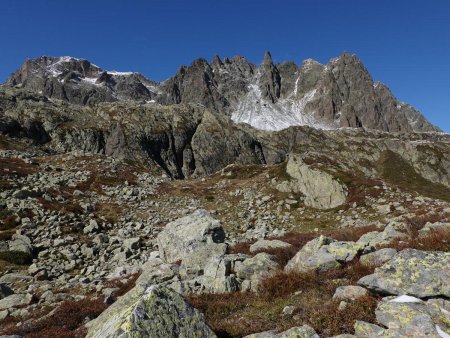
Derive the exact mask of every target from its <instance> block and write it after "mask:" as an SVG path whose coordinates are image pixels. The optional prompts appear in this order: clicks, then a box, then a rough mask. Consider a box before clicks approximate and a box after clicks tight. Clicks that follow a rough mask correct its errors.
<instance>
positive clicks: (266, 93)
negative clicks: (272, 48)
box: [259, 52, 281, 103]
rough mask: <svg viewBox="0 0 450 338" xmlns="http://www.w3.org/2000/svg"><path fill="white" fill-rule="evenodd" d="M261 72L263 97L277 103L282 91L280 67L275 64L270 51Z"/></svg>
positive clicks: (260, 81) (266, 55)
mask: <svg viewBox="0 0 450 338" xmlns="http://www.w3.org/2000/svg"><path fill="white" fill-rule="evenodd" d="M260 72H261V77H260V79H259V88H260V89H261V92H262V97H263V98H267V99H268V100H270V101H271V102H272V103H276V102H277V101H278V98H279V97H280V92H281V76H280V72H279V71H278V68H277V67H276V66H275V65H274V64H273V62H272V56H271V55H270V53H269V52H266V54H265V55H264V60H263V62H262V64H261V67H260Z"/></svg>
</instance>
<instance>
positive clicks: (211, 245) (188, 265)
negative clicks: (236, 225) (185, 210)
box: [157, 209, 227, 273]
mask: <svg viewBox="0 0 450 338" xmlns="http://www.w3.org/2000/svg"><path fill="white" fill-rule="evenodd" d="M224 241H225V231H224V230H223V228H222V226H221V225H220V221H218V220H217V219H215V218H213V217H212V216H211V215H210V214H209V213H208V212H207V211H206V210H202V209H199V210H196V211H194V212H193V213H192V214H190V215H188V216H185V217H182V218H180V219H177V220H176V221H174V222H171V223H169V224H167V225H166V227H165V228H164V230H163V231H161V232H160V233H159V235H158V237H157V242H158V248H159V252H160V255H161V258H162V259H163V260H164V261H166V262H168V263H174V262H176V261H181V262H182V266H183V267H184V268H185V269H187V270H191V271H192V272H194V273H195V272H196V271H200V270H203V268H204V265H205V264H206V262H207V261H208V260H209V259H210V258H211V257H218V256H221V255H224V254H225V253H226V249H227V246H226V244H225V243H224Z"/></svg>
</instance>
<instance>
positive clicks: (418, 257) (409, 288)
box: [358, 249, 450, 298]
mask: <svg viewBox="0 0 450 338" xmlns="http://www.w3.org/2000/svg"><path fill="white" fill-rule="evenodd" d="M449 266H450V253H448V252H437V251H436V252H425V251H419V250H415V249H405V250H403V251H401V252H399V253H398V254H397V255H396V256H395V257H394V258H392V259H391V260H390V261H388V262H387V263H385V264H384V265H382V266H381V267H379V268H377V269H376V270H375V273H374V274H372V275H369V276H365V277H363V278H361V279H360V280H359V281H358V284H359V285H361V286H364V287H366V288H368V289H369V290H372V291H374V292H379V293H381V294H391V295H401V294H407V295H412V296H416V297H419V298H424V297H450V284H449V283H448V281H449V280H450V269H449Z"/></svg>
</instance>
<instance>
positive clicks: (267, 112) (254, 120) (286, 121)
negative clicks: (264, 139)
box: [231, 72, 334, 131]
mask: <svg viewBox="0 0 450 338" xmlns="http://www.w3.org/2000/svg"><path fill="white" fill-rule="evenodd" d="M259 79H260V73H259V72H257V74H256V75H255V78H254V79H253V81H252V83H251V84H250V85H249V86H248V93H247V94H246V96H245V97H244V98H243V99H242V100H241V101H240V103H239V105H238V107H237V109H236V110H235V111H234V112H233V113H232V114H231V119H232V120H233V121H234V122H235V123H247V124H249V125H251V126H252V127H254V128H257V129H261V130H268V131H279V130H283V129H286V128H289V127H291V126H303V125H308V126H311V127H314V128H318V129H334V128H333V126H328V125H325V124H323V123H319V122H318V121H317V120H316V119H315V117H314V112H313V111H307V109H306V106H307V104H308V103H309V102H311V101H312V100H313V99H314V97H315V95H316V89H313V90H311V91H309V92H307V93H305V94H304V95H303V96H302V97H301V98H300V99H299V98H298V97H297V91H298V87H297V84H298V79H297V81H296V86H295V88H294V91H293V92H292V93H291V94H290V95H288V97H287V98H285V99H280V100H279V101H278V102H277V103H272V102H271V101H268V100H265V99H264V98H263V97H262V93H261V90H260V88H259V85H258V83H259Z"/></svg>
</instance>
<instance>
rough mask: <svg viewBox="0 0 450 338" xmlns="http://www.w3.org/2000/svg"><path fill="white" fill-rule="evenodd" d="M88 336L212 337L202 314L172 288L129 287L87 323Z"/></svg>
mask: <svg viewBox="0 0 450 338" xmlns="http://www.w3.org/2000/svg"><path fill="white" fill-rule="evenodd" d="M87 337H88V338H100V337H101V338H103V337H111V338H113V337H142V338H143V337H155V338H156V337H161V338H163V337H164V338H166V337H173V338H176V337H216V335H215V334H214V332H213V331H212V330H211V329H210V328H209V327H208V326H207V325H206V323H205V321H204V318H203V315H202V314H201V313H200V312H199V311H198V310H196V309H194V308H193V307H192V306H191V305H189V304H188V303H186V302H185V301H184V299H183V298H182V297H181V296H180V295H179V294H177V293H176V292H175V291H172V290H170V289H167V288H165V287H156V286H155V287H149V288H148V289H146V290H145V291H144V292H142V294H141V292H139V290H132V291H130V292H129V293H127V294H126V295H125V296H124V297H121V298H120V299H119V300H118V301H117V302H116V303H114V304H113V305H112V306H111V307H109V308H108V309H107V310H106V311H104V312H103V313H102V314H101V315H100V316H99V317H98V318H97V319H95V320H94V321H92V322H90V323H89V324H88V334H87Z"/></svg>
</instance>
